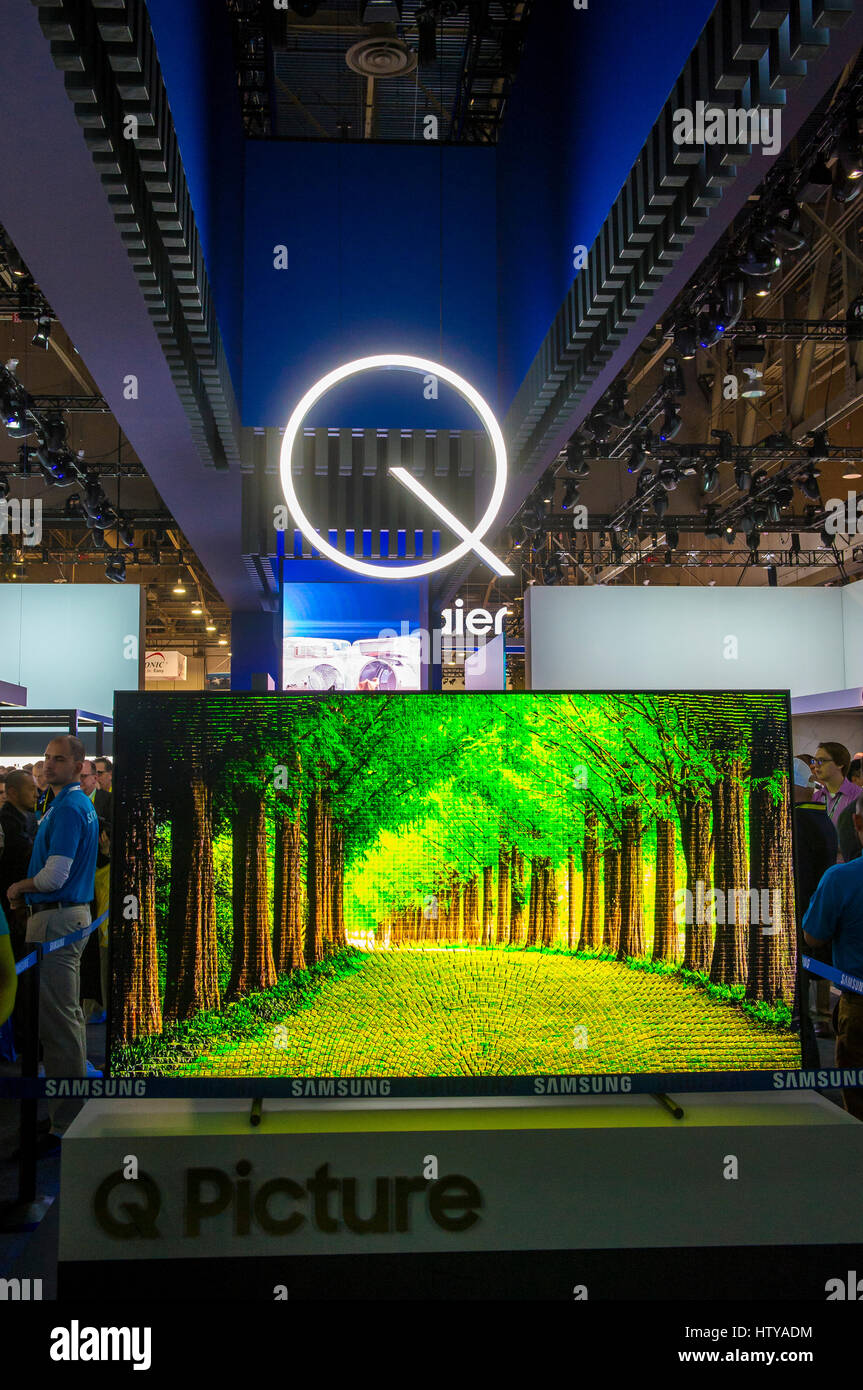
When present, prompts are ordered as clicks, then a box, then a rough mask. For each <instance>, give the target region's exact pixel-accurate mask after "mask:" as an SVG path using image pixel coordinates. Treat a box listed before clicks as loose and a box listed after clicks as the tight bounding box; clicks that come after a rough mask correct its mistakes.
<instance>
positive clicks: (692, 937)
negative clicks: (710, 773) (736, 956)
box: [677, 786, 713, 971]
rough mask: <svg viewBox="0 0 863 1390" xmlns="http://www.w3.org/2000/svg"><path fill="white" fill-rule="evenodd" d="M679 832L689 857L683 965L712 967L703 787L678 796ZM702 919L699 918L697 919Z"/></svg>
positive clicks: (707, 812) (687, 788) (707, 814)
mask: <svg viewBox="0 0 863 1390" xmlns="http://www.w3.org/2000/svg"><path fill="white" fill-rule="evenodd" d="M677 807H678V815H679V817H680V834H681V839H682V844H683V854H684V857H685V859H686V888H687V892H688V893H689V895H690V896H689V897H688V898H687V900H686V901H687V904H689V903H691V904H692V907H693V910H692V911H691V912H689V911H687V914H686V915H687V917H691V918H692V919H693V920H692V921H691V922H687V923H686V929H685V934H684V944H683V964H684V965H685V967H686V969H687V970H702V971H706V970H709V969H710V958H711V954H712V950H713V939H712V938H713V928H712V924H711V922H710V912H709V911H708V910H707V909H706V908H705V907H704V899H705V895H706V893H707V889H708V885H709V883H710V799H709V797H708V793H707V791H706V789H704V788H702V787H692V786H684V787H683V788H682V789H681V791H680V794H679V796H678V799H677ZM699 918H700V919H701V920H700V921H699V920H698V919H699Z"/></svg>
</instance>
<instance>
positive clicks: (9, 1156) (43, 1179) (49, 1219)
mask: <svg viewBox="0 0 863 1390" xmlns="http://www.w3.org/2000/svg"><path fill="white" fill-rule="evenodd" d="M833 1049H834V1043H833V1040H832V1039H827V1038H819V1040H818V1051H819V1053H820V1058H821V1065H822V1066H824V1067H829V1066H832V1065H833V1056H834V1052H833ZM87 1055H88V1057H89V1059H90V1061H91V1062H92V1064H93V1066H94V1067H96V1068H98V1069H99V1070H102V1068H103V1064H104V1058H105V1025H104V1023H102V1024H95V1025H93V1024H91V1025H90V1026H89V1027H88V1029H87ZM16 1071H17V1068H16V1067H11V1066H9V1065H8V1064H6V1065H4V1064H0V1075H14V1074H15V1072H16ZM819 1094H820V1095H823V1096H825V1097H826V1099H828V1100H831V1101H833V1102H834V1103H835V1104H836V1105H839V1106H841V1104H842V1096H841V1093H840V1092H839V1091H820V1092H819ZM81 1104H82V1105H83V1104H84V1102H83V1101H82V1102H81ZM43 1114H44V1115H47V1110H46V1109H45V1106H44V1104H41V1103H40V1107H39V1115H40V1119H41V1118H42V1116H43ZM17 1147H18V1105H17V1102H15V1101H8V1100H7V1101H0V1203H3V1202H5V1201H9V1200H13V1199H14V1198H15V1196H16V1195H17V1189H18V1164H17V1162H16V1160H15V1159H14V1158H13V1154H14V1152H15V1150H16V1149H17ZM37 1171H38V1185H37V1192H38V1195H39V1196H43V1195H44V1196H45V1197H50V1198H52V1199H53V1200H52V1201H51V1203H50V1205H49V1207H48V1209H47V1212H46V1214H45V1216H44V1217H43V1219H42V1221H41V1222H40V1224H39V1225H38V1226H37V1227H36V1228H35V1229H34V1230H30V1231H25V1232H21V1233H13V1234H9V1233H6V1232H4V1231H2V1230H0V1277H6V1278H19V1279H41V1280H42V1297H43V1299H52V1298H56V1294H57V1248H58V1241H59V1230H60V1203H59V1192H60V1155H59V1154H57V1156H56V1157H54V1158H47V1159H41V1160H40V1162H39V1165H38V1170H37Z"/></svg>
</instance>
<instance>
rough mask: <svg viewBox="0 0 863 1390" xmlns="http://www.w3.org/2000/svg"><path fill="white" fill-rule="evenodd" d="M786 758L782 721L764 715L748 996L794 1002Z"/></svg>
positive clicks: (759, 731)
mask: <svg viewBox="0 0 863 1390" xmlns="http://www.w3.org/2000/svg"><path fill="white" fill-rule="evenodd" d="M786 757H787V752H786V747H785V739H784V734H783V730H782V727H781V726H780V724H779V723H778V722H777V720H776V719H774V718H773V717H772V716H769V715H768V716H766V717H764V718H762V719H759V720H758V721H757V723H756V726H755V728H754V730H753V738H752V767H751V777H752V780H751V783H750V792H749V882H750V887H751V888H753V889H755V890H756V891H757V893H758V911H757V912H753V914H752V915H753V916H754V917H756V919H757V920H756V921H754V922H750V925H749V951H748V965H749V969H748V976H747V981H746V998H747V999H751V1000H753V1001H757V1000H759V999H763V1000H765V1001H766V1002H767V1003H768V1004H775V1003H777V1002H779V1001H780V1000H781V1001H783V1002H785V1003H787V1004H791V1003H792V1001H793V998H794V978H793V975H792V974H791V970H790V962H791V961H792V960H793V959H794V957H795V953H796V927H795V923H794V910H793V908H794V897H793V891H792V885H791V881H790V874H789V868H788V866H789V864H790V863H791V815H790V803H789V793H788V778H787V777H786V776H784V775H783V776H782V778H781V781H780V782H779V784H778V785H777V775H776V774H777V769H778V768H782V767H783V766H784V760H785V758H786ZM768 778H770V779H771V781H772V785H771V782H770V781H767V779H768Z"/></svg>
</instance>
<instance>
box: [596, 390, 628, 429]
mask: <svg viewBox="0 0 863 1390" xmlns="http://www.w3.org/2000/svg"><path fill="white" fill-rule="evenodd" d="M625 403H626V383H625V382H623V381H620V382H615V384H614V386H612V388H611V390H610V391H609V393H608V396H607V398H606V399H605V400H604V401H603V402H602V403H601V405H600V406H598V407H597V409H598V410H599V411H600V412H601V413H602V415H603V416H604V417H605V418H606V419H607V420H608V422H609V424H611V425H617V426H618V428H619V429H622V430H624V429H626V428H627V427H628V426H629V425H630V424H631V423H632V421H631V420H630V417H629V416H628V415H627V413H626V410H625V409H624V406H625Z"/></svg>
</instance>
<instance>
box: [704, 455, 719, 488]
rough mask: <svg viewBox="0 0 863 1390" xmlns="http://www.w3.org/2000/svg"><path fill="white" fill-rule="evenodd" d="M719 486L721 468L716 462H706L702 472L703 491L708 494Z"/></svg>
mask: <svg viewBox="0 0 863 1390" xmlns="http://www.w3.org/2000/svg"><path fill="white" fill-rule="evenodd" d="M718 487H719V468H718V466H717V465H716V464H715V463H705V465H704V468H703V470H702V473H701V491H702V492H703V493H704V494H705V495H706V494H707V493H710V492H715V491H716V489H717V488H718Z"/></svg>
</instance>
